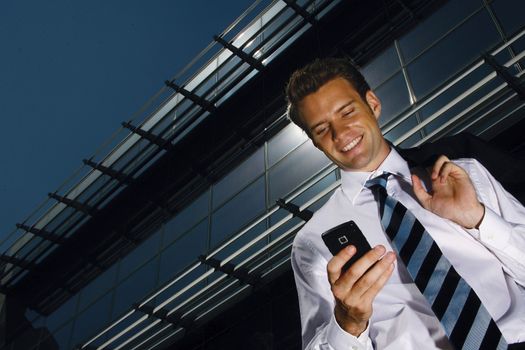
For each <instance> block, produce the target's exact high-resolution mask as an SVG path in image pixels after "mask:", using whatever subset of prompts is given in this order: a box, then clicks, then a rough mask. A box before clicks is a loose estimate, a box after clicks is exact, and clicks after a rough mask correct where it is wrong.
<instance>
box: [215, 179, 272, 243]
mask: <svg viewBox="0 0 525 350" xmlns="http://www.w3.org/2000/svg"><path fill="white" fill-rule="evenodd" d="M265 207H266V206H265V191H264V176H261V177H260V178H259V179H258V180H257V181H255V182H254V183H253V184H251V185H250V186H248V187H247V188H246V189H244V190H243V191H242V192H241V193H239V194H237V195H236V196H235V197H233V198H232V199H231V200H230V201H228V202H226V203H225V204H224V205H223V206H222V207H220V208H219V209H217V210H216V211H215V213H213V215H212V223H211V247H214V246H216V245H217V244H218V243H219V242H222V241H223V240H224V239H226V238H227V237H229V236H230V235H232V234H233V233H235V232H236V231H237V230H239V229H240V228H241V227H242V226H244V225H245V224H247V223H249V222H250V221H252V220H253V219H254V218H255V217H257V216H258V215H260V214H262V213H263V212H264V209H265Z"/></svg>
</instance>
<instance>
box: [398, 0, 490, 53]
mask: <svg viewBox="0 0 525 350" xmlns="http://www.w3.org/2000/svg"><path fill="white" fill-rule="evenodd" d="M480 6H481V1H479V0H452V1H448V2H446V3H445V4H444V5H443V6H442V7H441V8H440V9H439V10H438V11H436V12H435V13H433V14H432V15H431V16H430V17H428V18H427V19H425V20H424V21H423V22H422V23H420V24H419V25H418V26H416V27H415V28H414V29H413V30H411V31H410V32H408V33H407V34H406V35H404V36H403V37H402V38H401V39H400V40H399V46H400V48H401V52H402V53H403V58H404V60H405V63H408V62H410V61H411V60H412V59H413V58H414V57H416V56H417V55H419V54H420V53H421V52H422V51H423V50H425V49H426V48H427V47H428V46H430V45H432V43H433V42H434V41H436V40H438V39H439V38H440V37H441V36H442V35H444V34H446V33H447V31H449V30H450V29H451V28H452V27H454V26H455V25H457V24H458V23H460V22H461V21H462V20H463V19H464V18H466V17H467V16H468V15H470V14H471V13H473V12H474V11H475V10H476V9H478V8H479V7H480ZM436 62H439V61H436Z"/></svg>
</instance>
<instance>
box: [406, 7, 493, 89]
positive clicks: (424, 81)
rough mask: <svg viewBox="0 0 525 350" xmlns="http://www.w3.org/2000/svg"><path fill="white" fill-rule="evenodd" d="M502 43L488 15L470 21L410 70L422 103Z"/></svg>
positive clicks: (479, 15) (484, 12) (475, 17)
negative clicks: (442, 85) (485, 53)
mask: <svg viewBox="0 0 525 350" xmlns="http://www.w3.org/2000/svg"><path fill="white" fill-rule="evenodd" d="M472 38H476V40H473V39H472ZM499 41H500V37H499V35H498V33H497V31H496V29H495V27H494V25H493V23H492V21H491V19H490V18H489V15H488V14H487V12H486V11H482V12H479V13H478V14H476V15H475V16H474V17H472V18H470V19H469V20H468V21H467V22H466V23H464V24H463V25H462V26H461V27H459V28H457V29H456V30H455V31H454V32H452V33H451V34H450V35H448V36H447V37H446V38H445V39H443V40H442V41H441V42H439V43H438V44H437V45H436V46H434V47H433V48H432V49H431V50H429V51H427V52H425V54H423V55H422V56H421V57H419V58H418V59H417V60H416V61H414V62H413V63H412V64H410V65H409V66H408V73H409V76H410V79H411V81H412V85H413V87H414V92H415V94H416V96H417V97H418V99H420V98H422V97H424V96H425V95H426V94H428V93H429V92H431V91H432V90H434V89H435V88H437V87H438V86H439V85H441V84H443V83H444V82H445V81H446V80H447V79H449V78H450V77H451V76H453V75H454V74H456V73H458V71H460V70H461V69H463V68H464V67H465V66H467V65H468V64H470V63H472V62H473V61H475V60H477V59H479V58H480V55H481V53H482V52H484V51H486V50H488V49H489V48H491V47H492V46H494V45H495V44H496V43H498V42H499Z"/></svg>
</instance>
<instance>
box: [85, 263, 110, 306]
mask: <svg viewBox="0 0 525 350" xmlns="http://www.w3.org/2000/svg"><path fill="white" fill-rule="evenodd" d="M116 272H117V265H116V264H114V265H113V266H112V267H110V268H109V269H108V270H106V271H105V272H104V273H102V274H101V275H99V276H98V277H97V278H96V279H95V280H93V281H91V282H90V283H89V284H88V285H87V286H86V287H84V289H82V291H81V292H80V293H79V294H80V297H79V298H80V299H79V302H78V310H83V309H84V308H85V307H86V306H87V305H88V304H89V303H91V302H92V301H94V300H95V299H97V298H98V297H100V296H101V295H102V294H104V293H105V292H107V291H108V290H109V289H110V288H113V286H114V284H115V280H116V278H115V277H116Z"/></svg>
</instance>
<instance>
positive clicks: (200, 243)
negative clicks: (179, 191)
mask: <svg viewBox="0 0 525 350" xmlns="http://www.w3.org/2000/svg"><path fill="white" fill-rule="evenodd" d="M207 244H208V220H207V219H205V220H203V221H202V222H201V223H199V224H198V225H197V226H195V227H194V228H193V229H192V230H191V231H189V232H188V233H186V234H185V235H184V236H182V237H180V238H179V239H177V240H176V241H175V242H173V244H172V245H170V246H169V247H167V248H166V249H165V250H164V251H163V252H162V253H161V255H160V269H159V283H160V284H163V283H164V282H166V281H167V280H168V279H170V278H171V277H173V276H174V275H176V274H177V273H179V272H180V271H181V270H182V269H183V268H184V267H186V266H188V265H189V264H191V263H192V262H194V261H197V260H198V257H199V255H201V254H204V252H205V251H206V247H207Z"/></svg>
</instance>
